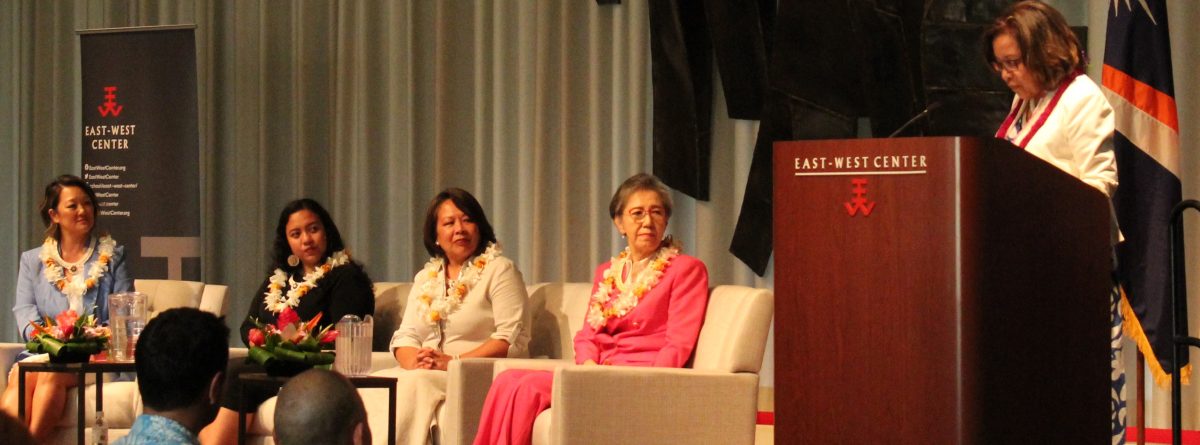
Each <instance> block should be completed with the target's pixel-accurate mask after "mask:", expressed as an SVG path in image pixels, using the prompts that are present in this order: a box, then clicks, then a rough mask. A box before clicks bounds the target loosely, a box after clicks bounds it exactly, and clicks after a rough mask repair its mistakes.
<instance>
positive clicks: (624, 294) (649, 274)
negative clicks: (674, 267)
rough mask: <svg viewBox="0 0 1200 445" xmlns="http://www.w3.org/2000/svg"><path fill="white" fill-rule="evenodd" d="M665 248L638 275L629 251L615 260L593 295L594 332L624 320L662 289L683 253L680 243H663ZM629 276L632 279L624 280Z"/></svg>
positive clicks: (590, 321) (591, 317)
mask: <svg viewBox="0 0 1200 445" xmlns="http://www.w3.org/2000/svg"><path fill="white" fill-rule="evenodd" d="M663 244H664V245H663V246H662V247H660V248H659V249H658V251H657V252H655V253H654V257H653V259H652V260H650V262H649V264H647V265H646V266H645V267H643V268H642V269H641V270H638V271H637V272H636V273H634V272H633V271H632V270H630V269H632V268H633V261H632V260H631V259H630V253H629V248H628V247H626V248H625V250H623V251H621V253H620V254H619V255H617V256H616V257H615V258H613V260H612V262H611V263H610V264H609V267H608V269H605V270H604V273H603V274H602V275H601V277H602V278H601V281H600V285H598V286H597V287H596V293H595V294H592V301H591V303H590V304H589V305H588V306H589V308H588V313H587V323H588V325H590V326H591V327H592V328H593V329H600V327H601V326H604V325H605V324H607V323H608V320H609V319H610V318H614V317H624V316H625V314H628V313H629V312H630V311H632V310H633V309H634V308H636V307H637V305H638V303H639V302H641V300H642V297H644V296H645V295H646V294H647V293H649V292H650V290H651V289H654V286H656V285H658V280H659V278H662V274H663V271H665V270H667V266H669V265H670V264H671V260H672V259H674V258H675V257H676V256H678V255H679V249H680V246H679V243H677V242H675V241H674V240H672V239H667V240H663ZM627 272H628V278H626V277H625V276H624V275H626V273H627ZM614 293H615V294H616V297H615V298H614V296H613V294H614Z"/></svg>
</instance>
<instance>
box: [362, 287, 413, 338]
mask: <svg viewBox="0 0 1200 445" xmlns="http://www.w3.org/2000/svg"><path fill="white" fill-rule="evenodd" d="M410 290H412V283H394V282H380V283H375V315H374V316H372V318H373V319H374V320H375V327H374V329H373V332H372V333H371V335H372V338H371V350H372V351H389V350H390V349H389V348H388V343H390V342H391V340H392V333H394V332H396V329H398V328H399V327H400V319H401V318H402V317H403V316H404V305H405V304H406V303H408V293H409V291H410Z"/></svg>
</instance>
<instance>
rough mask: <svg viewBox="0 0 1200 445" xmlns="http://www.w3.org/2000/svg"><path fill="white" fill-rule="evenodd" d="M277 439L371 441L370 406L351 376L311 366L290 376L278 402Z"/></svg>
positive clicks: (343, 444)
mask: <svg viewBox="0 0 1200 445" xmlns="http://www.w3.org/2000/svg"><path fill="white" fill-rule="evenodd" d="M275 443H277V444H279V445H293V444H295V445H302V444H310V443H321V444H337V445H351V444H353V445H361V444H369V443H371V428H370V427H369V426H368V425H367V410H366V408H364V407H363V402H362V398H361V397H359V395H358V390H356V389H355V388H354V385H353V384H351V383H350V380H348V379H346V377H343V376H342V375H341V374H338V373H335V372H332V371H326V370H324V369H310V370H308V371H304V372H303V373H300V375H297V376H296V377H293V378H292V379H291V380H288V382H287V384H285V385H283V389H280V390H279V399H278V400H277V401H276V402H275Z"/></svg>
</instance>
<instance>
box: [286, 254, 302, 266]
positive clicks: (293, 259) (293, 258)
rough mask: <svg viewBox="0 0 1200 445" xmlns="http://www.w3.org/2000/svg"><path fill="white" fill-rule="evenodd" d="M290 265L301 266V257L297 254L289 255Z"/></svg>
mask: <svg viewBox="0 0 1200 445" xmlns="http://www.w3.org/2000/svg"><path fill="white" fill-rule="evenodd" d="M288 265H289V266H292V267H296V266H299V265H300V258H298V257H296V256H295V255H288Z"/></svg>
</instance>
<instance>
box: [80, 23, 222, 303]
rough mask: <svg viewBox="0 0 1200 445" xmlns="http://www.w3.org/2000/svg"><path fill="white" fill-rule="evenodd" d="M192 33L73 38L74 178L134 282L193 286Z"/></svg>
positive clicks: (131, 31) (195, 133)
mask: <svg viewBox="0 0 1200 445" xmlns="http://www.w3.org/2000/svg"><path fill="white" fill-rule="evenodd" d="M193 28H194V27H192V26H186V27H179V26H172V27H147V28H124V29H115V30H101V31H81V32H80V38H79V47H80V53H81V57H80V59H81V64H80V71H81V73H82V74H81V78H82V79H81V81H82V88H83V90H82V91H83V95H82V96H83V159H82V160H83V168H82V172H81V174H80V176H81V177H82V178H83V179H84V180H85V181H87V182H88V183H89V184H91V185H92V188H94V189H95V190H96V195H97V198H98V199H97V201H98V202H96V214H97V221H98V227H99V228H100V229H101V230H106V231H108V232H109V233H111V234H112V236H113V238H114V239H116V240H117V243H119V244H121V245H124V246H125V257H126V259H127V265H128V267H129V271H130V275H131V276H133V277H134V278H141V279H146V278H159V279H161V278H166V279H175V280H178V279H183V280H191V281H201V277H200V245H201V244H200V150H199V126H198V121H197V106H196V41H195V33H194V29H193Z"/></svg>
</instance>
